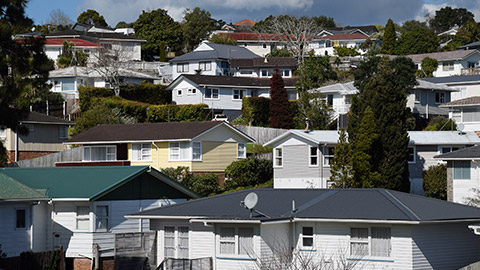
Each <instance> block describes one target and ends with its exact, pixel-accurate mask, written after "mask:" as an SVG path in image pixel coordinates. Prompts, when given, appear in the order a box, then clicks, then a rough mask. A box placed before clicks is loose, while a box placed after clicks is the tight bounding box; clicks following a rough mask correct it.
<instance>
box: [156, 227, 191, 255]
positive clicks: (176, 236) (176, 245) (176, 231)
mask: <svg viewBox="0 0 480 270" xmlns="http://www.w3.org/2000/svg"><path fill="white" fill-rule="evenodd" d="M166 228H170V229H173V235H171V236H170V235H169V237H171V238H172V240H173V245H172V246H168V247H167V245H166V241H165V239H166V236H167V234H166V231H167V230H166ZM180 228H183V229H186V231H187V237H184V239H187V246H186V248H185V246H181V245H180V238H181V235H180ZM162 230H163V257H164V258H167V257H168V258H179V259H188V258H190V250H191V235H190V226H188V225H176V224H165V225H164V226H163V229H162ZM181 247H183V249H185V250H186V253H188V255H187V256H186V257H182V256H181V255H182V254H180V253H181V252H180V250H181ZM167 248H170V249H171V250H172V251H173V256H171V257H170V256H167V252H166V250H167Z"/></svg>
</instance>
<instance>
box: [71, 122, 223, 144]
mask: <svg viewBox="0 0 480 270" xmlns="http://www.w3.org/2000/svg"><path fill="white" fill-rule="evenodd" d="M220 124H223V122H215V121H204V122H163V123H141V124H131V125H126V124H116V125H98V126H96V127H93V128H91V129H89V130H87V131H85V132H82V133H80V134H78V135H77V136H75V137H73V138H71V139H69V140H67V141H66V142H67V143H84V142H85V143H88V142H126V141H164V140H180V139H185V140H189V139H192V138H195V137H196V136H198V135H200V134H202V133H203V132H205V131H207V130H209V129H211V128H213V127H215V126H217V125H220Z"/></svg>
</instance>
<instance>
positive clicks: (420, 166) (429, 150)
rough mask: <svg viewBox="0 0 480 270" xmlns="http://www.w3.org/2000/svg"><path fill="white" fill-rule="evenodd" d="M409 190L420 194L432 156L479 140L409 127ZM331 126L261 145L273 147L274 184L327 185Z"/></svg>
mask: <svg viewBox="0 0 480 270" xmlns="http://www.w3.org/2000/svg"><path fill="white" fill-rule="evenodd" d="M408 134H409V136H410V143H409V153H410V156H409V162H408V163H409V166H408V169H409V172H410V192H411V193H415V194H424V192H423V187H422V182H423V170H426V169H427V168H428V167H429V166H432V165H437V164H439V163H440V161H439V160H437V159H434V158H433V157H434V156H435V155H438V154H442V153H447V152H451V151H452V150H457V149H460V148H464V147H466V146H473V145H476V144H480V138H479V137H478V136H477V135H476V134H475V133H474V132H463V133H460V132H458V131H409V132H408ZM338 138H339V135H338V132H337V131H333V130H314V131H310V132H305V131H303V130H290V131H288V132H286V133H284V134H282V135H280V136H278V137H277V138H275V139H273V140H271V141H270V142H267V143H266V144H265V145H268V146H272V147H273V178H274V182H273V185H274V187H275V188H328V187H329V186H330V184H331V183H330V182H329V179H330V163H331V160H332V158H333V156H334V152H335V145H336V144H337V142H338Z"/></svg>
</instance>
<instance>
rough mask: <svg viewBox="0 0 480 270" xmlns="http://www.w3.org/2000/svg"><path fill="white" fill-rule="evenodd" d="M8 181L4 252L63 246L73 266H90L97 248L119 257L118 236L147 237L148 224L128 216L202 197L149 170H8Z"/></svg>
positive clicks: (1, 237) (0, 222) (3, 176)
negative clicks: (77, 264)
mask: <svg viewBox="0 0 480 270" xmlns="http://www.w3.org/2000/svg"><path fill="white" fill-rule="evenodd" d="M7 181H9V184H8V185H3V184H2V186H1V188H0V196H1V197H0V214H2V218H1V219H0V229H1V230H0V232H1V233H0V243H1V244H2V251H3V252H5V253H6V254H7V256H8V257H12V256H18V255H19V254H20V253H21V252H24V251H33V252H40V251H47V250H52V249H58V248H59V246H60V245H62V246H63V248H64V250H65V251H66V257H67V264H68V265H69V264H74V263H75V262H77V261H78V262H82V261H85V260H86V262H87V263H88V264H89V263H90V262H91V260H93V259H94V257H95V256H94V248H93V244H96V245H98V250H99V252H100V254H99V256H100V257H101V258H113V256H114V255H115V256H116V255H117V254H116V253H115V250H118V249H120V248H119V247H118V246H117V245H115V241H114V240H115V238H116V237H117V238H118V237H124V234H125V233H129V234H130V235H137V236H139V237H145V233H148V231H149V223H148V220H141V219H137V220H127V219H125V218H124V215H126V214H128V213H131V212H135V211H140V210H144V209H149V208H153V207H160V206H165V205H170V204H174V203H177V202H181V201H185V200H187V199H191V198H198V197H199V195H198V194H196V193H194V192H192V191H191V190H189V189H188V188H186V187H184V186H183V185H181V184H179V183H178V182H176V181H174V180H172V179H171V178H169V177H167V176H166V175H164V174H162V173H160V172H158V171H156V170H155V169H152V168H150V167H148V166H117V167H104V166H98V167H44V168H2V169H0V183H4V182H7ZM5 189H7V192H6V191H5ZM25 194H26V195H25ZM149 235H151V234H149ZM142 247H143V246H142ZM97 265H98V264H97ZM72 267H73V266H72Z"/></svg>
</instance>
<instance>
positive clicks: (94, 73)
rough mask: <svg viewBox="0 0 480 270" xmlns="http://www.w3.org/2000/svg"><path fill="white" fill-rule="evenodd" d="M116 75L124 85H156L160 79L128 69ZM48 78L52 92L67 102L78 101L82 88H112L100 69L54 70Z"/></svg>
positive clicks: (74, 67)
mask: <svg viewBox="0 0 480 270" xmlns="http://www.w3.org/2000/svg"><path fill="white" fill-rule="evenodd" d="M127 66H128V65H127ZM112 73H113V71H112ZM116 74H118V78H119V81H120V82H121V83H124V84H140V83H142V82H150V83H154V82H155V80H157V79H158V77H154V76H152V75H149V74H145V73H142V72H138V71H134V70H130V69H126V68H120V69H118V71H117V72H116ZM48 78H49V83H51V84H52V88H51V89H50V91H51V92H54V93H59V94H61V95H62V96H63V97H64V99H65V100H70V99H78V98H79V97H78V88H79V87H80V86H85V87H106V88H110V87H111V82H109V81H107V80H106V79H105V76H104V74H102V72H101V71H99V69H95V68H91V67H76V66H73V67H67V68H61V69H56V70H52V71H50V72H49V73H48Z"/></svg>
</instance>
